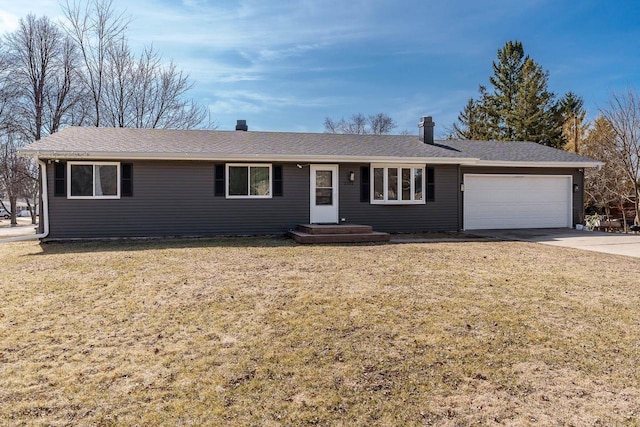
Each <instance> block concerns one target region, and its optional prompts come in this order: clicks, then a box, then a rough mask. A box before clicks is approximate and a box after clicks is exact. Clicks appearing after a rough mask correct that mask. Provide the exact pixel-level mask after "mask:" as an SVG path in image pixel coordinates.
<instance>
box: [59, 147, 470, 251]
mask: <svg viewBox="0 0 640 427" xmlns="http://www.w3.org/2000/svg"><path fill="white" fill-rule="evenodd" d="M122 162H123V163H133V197H121V198H120V199H116V200H108V199H107V200H92V199H89V200H69V199H67V198H66V197H55V196H54V195H53V193H54V179H53V178H54V177H53V169H54V168H53V167H52V165H48V167H47V174H48V192H49V218H50V220H49V224H50V233H49V238H50V239H68V238H102V237H105V238H106V237H159V236H214V235H254V234H284V233H286V232H287V231H288V230H291V229H294V228H295V226H296V225H297V224H305V223H308V222H309V168H308V167H303V168H302V169H300V168H298V167H297V166H296V164H295V163H285V164H283V196H282V197H273V198H271V199H246V200H242V199H234V200H227V199H225V198H224V197H216V196H214V164H215V162H199V161H128V160H122ZM361 166H368V164H341V165H340V173H339V217H340V218H344V219H345V223H351V224H354V223H361V224H367V225H372V226H373V227H374V229H376V230H379V231H387V232H420V231H442V230H456V229H457V223H458V218H457V215H456V213H457V211H458V210H457V206H458V192H457V174H458V172H457V171H458V167H457V166H455V165H454V166H450V165H447V166H435V201H434V202H427V203H426V204H425V205H404V206H403V205H399V206H398V205H396V206H391V205H371V204H369V203H367V202H360V167H361ZM349 171H354V173H355V176H356V179H355V182H353V183H352V182H350V181H349Z"/></svg>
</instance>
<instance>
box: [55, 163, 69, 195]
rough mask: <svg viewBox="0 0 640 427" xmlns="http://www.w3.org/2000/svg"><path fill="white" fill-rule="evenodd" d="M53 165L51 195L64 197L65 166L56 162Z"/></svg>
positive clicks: (65, 183)
mask: <svg viewBox="0 0 640 427" xmlns="http://www.w3.org/2000/svg"><path fill="white" fill-rule="evenodd" d="M53 165H54V168H53V187H54V188H53V195H54V196H56V197H64V196H66V195H67V182H66V181H67V180H66V178H67V164H66V163H65V162H58V163H54V164H53Z"/></svg>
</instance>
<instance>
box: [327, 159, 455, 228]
mask: <svg viewBox="0 0 640 427" xmlns="http://www.w3.org/2000/svg"><path fill="white" fill-rule="evenodd" d="M362 166H369V164H368V163H367V164H364V163H363V164H349V165H340V178H339V179H340V211H339V212H340V218H344V219H345V220H346V221H345V222H346V223H351V224H366V225H371V226H373V228H374V230H376V231H385V232H390V233H415V232H422V231H456V230H458V216H457V212H458V193H459V191H458V166H457V165H429V166H432V167H433V168H434V180H435V201H433V202H426V204H424V205H372V204H370V203H368V202H361V201H360V167H362ZM350 171H353V172H354V173H355V176H356V179H355V182H354V183H351V182H349V172H350Z"/></svg>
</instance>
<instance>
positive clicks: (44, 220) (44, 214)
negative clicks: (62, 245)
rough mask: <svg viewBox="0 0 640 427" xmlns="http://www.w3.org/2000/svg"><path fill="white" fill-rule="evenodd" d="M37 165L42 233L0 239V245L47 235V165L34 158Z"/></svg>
mask: <svg viewBox="0 0 640 427" xmlns="http://www.w3.org/2000/svg"><path fill="white" fill-rule="evenodd" d="M36 160H37V161H38V165H40V176H41V177H42V187H41V190H40V191H41V193H42V206H40V221H41V222H42V225H43V226H44V228H43V232H42V233H39V234H30V235H28V236H16V237H9V238H6V239H0V243H5V242H22V241H25V240H36V239H44V238H45V237H47V236H48V235H49V191H48V188H47V165H46V163H45V162H43V161H42V160H40V159H39V158H37V157H36Z"/></svg>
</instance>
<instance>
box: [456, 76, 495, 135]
mask: <svg viewBox="0 0 640 427" xmlns="http://www.w3.org/2000/svg"><path fill="white" fill-rule="evenodd" d="M486 94H487V91H486V89H485V88H484V86H480V95H481V100H480V101H476V100H474V99H473V98H471V99H469V101H468V102H467V105H465V106H464V109H463V110H462V111H461V112H460V114H458V123H454V124H453V133H452V135H451V136H452V137H453V138H457V139H473V140H487V139H490V138H491V133H490V131H489V123H490V120H489V117H488V115H487V109H486V108H485V104H484V102H483V99H484V98H485V97H486Z"/></svg>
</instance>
